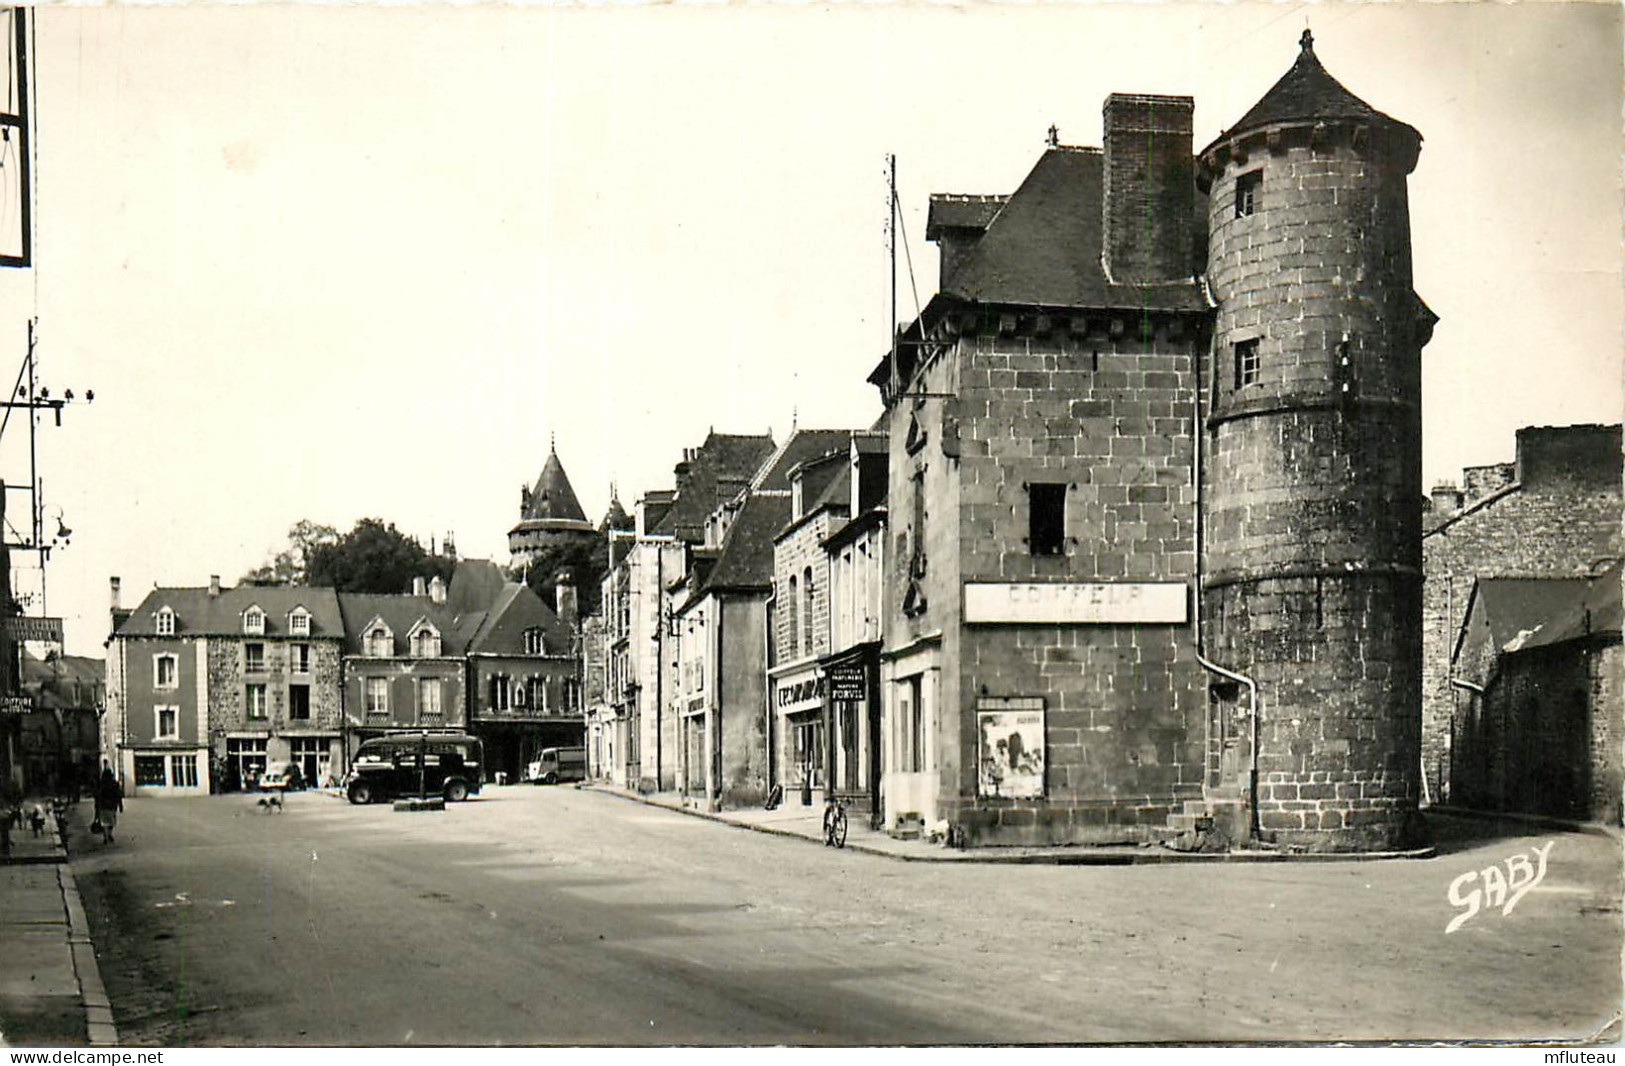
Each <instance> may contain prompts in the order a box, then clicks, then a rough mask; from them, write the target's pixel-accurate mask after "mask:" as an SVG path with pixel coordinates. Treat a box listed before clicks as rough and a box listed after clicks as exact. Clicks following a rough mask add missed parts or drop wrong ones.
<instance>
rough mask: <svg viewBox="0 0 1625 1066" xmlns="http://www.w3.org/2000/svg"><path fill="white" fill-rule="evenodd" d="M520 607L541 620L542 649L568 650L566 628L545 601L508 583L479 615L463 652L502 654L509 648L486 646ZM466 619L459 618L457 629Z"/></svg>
mask: <svg viewBox="0 0 1625 1066" xmlns="http://www.w3.org/2000/svg"><path fill="white" fill-rule="evenodd" d="M521 606H522V607H524V608H527V609H529V610H530V611H531V612H533V613H535V614H537V615H538V616H539V617H540V619H541V626H542V646H543V647H544V648H548V649H560V648H569V647H570V642H571V636H572V634H571V633H570V629H569V627H568V626H566V625H565V624H564V623H563V622H562V621H560V620H559V616H558V614H557V613H555V612H554V610H553V608H551V607H549V606H548V605H547V601H546V600H544V599H542V597H540V596H538V595H537V594H536V592H535V590H534V589H532V588H531V587H530V586H529V585H523V584H520V583H519V582H517V581H510V582H508V583H507V584H505V585H503V587H502V591H501V592H500V593H499V594H498V595H497V597H496V599H495V600H494V601H493V602H492V604H491V607H490V610H487V611H481V612H479V619H480V624H479V625H478V626H477V627H476V628H475V629H474V630H473V635H472V636H470V637H467V638H466V642H467V650H468V651H470V652H482V651H493V650H495V651H506V650H509V649H502V648H496V649H493V648H492V647H491V646H490V645H491V642H492V639H493V635H494V634H495V633H496V631H497V629H498V628H499V627H500V626H501V625H502V623H503V621H504V619H506V618H507V616H508V615H509V614H511V613H512V612H513V611H514V610H515V609H516V608H518V607H521ZM465 621H466V620H464V619H461V618H459V619H458V623H459V626H460V627H461V626H463V625H464V623H465Z"/></svg>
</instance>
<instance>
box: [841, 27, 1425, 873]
mask: <svg viewBox="0 0 1625 1066" xmlns="http://www.w3.org/2000/svg"><path fill="white" fill-rule="evenodd" d="M1194 106H1195V105H1194V101H1192V100H1191V99H1190V98H1187V97H1168V96H1145V95H1127V94H1113V95H1112V96H1110V97H1108V99H1107V100H1106V103H1105V108H1104V126H1105V130H1104V140H1103V147H1102V148H1098V149H1097V148H1081V147H1072V146H1067V145H1062V144H1060V143H1058V138H1056V137H1054V136H1053V135H1052V138H1051V143H1050V145H1049V147H1048V148H1047V150H1046V151H1045V152H1044V153H1043V154H1042V155H1041V156H1040V157H1039V159H1038V161H1037V162H1036V164H1035V165H1034V167H1033V169H1032V170H1031V172H1030V173H1029V174H1028V176H1027V177H1026V179H1025V180H1024V181H1023V182H1022V184H1021V185H1020V187H1019V188H1018V189H1017V190H1016V191H1015V192H1014V193H1012V194H1010V195H1008V196H1005V195H997V196H957V195H956V196H939V197H933V199H932V203H931V214H930V219H929V232H928V236H929V237H931V239H933V240H935V241H936V242H937V243H938V245H939V247H940V249H941V253H942V268H941V282H940V288H939V291H938V293H937V294H936V295H935V296H934V297H933V298H932V299H931V301H930V303H929V304H928V306H927V307H926V308H925V310H924V311H923V312H922V313H921V314H920V316H919V317H918V318H917V319H916V320H915V321H914V322H912V323H911V324H909V326H908V327H907V328H906V329H905V330H904V331H903V333H902V335H901V337H900V342H899V344H898V346H897V349H896V353H895V355H889V356H888V357H887V358H885V359H883V360H882V361H881V363H880V365H879V366H877V367H876V368H875V371H874V372H873V374H872V375H871V377H870V380H871V382H873V383H874V384H875V385H876V386H877V387H878V388H879V390H880V393H881V396H882V400H883V402H884V403H885V405H886V408H887V419H886V425H887V426H888V432H889V445H888V456H887V460H888V461H887V468H888V471H889V474H888V492H887V502H888V512H889V518H888V523H887V538H888V539H887V545H886V548H887V550H886V553H885V568H886V573H885V588H886V598H885V608H884V619H883V625H882V627H881V628H882V631H883V633H884V638H883V642H882V648H881V650H880V654H879V657H880V685H881V688H882V690H883V693H884V699H883V706H882V718H883V721H882V728H881V730H880V734H881V736H880V741H881V749H882V750H881V756H882V758H881V764H882V772H883V775H884V785H883V789H882V793H883V795H882V805H883V820H884V823H885V824H886V825H887V826H889V827H891V828H893V829H894V830H896V831H907V830H908V829H909V828H910V827H914V826H918V827H921V828H922V829H923V830H924V831H925V832H928V833H941V834H943V835H944V836H946V837H948V838H949V839H957V840H959V841H962V842H964V843H967V844H978V843H985V844H1027V843H1055V842H1074V841H1078V842H1105V841H1116V840H1145V839H1152V838H1157V837H1163V836H1167V835H1168V834H1169V833H1171V832H1175V831H1179V830H1190V831H1192V832H1190V833H1188V834H1187V838H1188V839H1193V840H1194V841H1195V842H1197V843H1200V842H1202V841H1203V840H1206V839H1212V838H1214V837H1224V838H1228V839H1231V840H1240V839H1244V838H1248V837H1256V838H1259V839H1262V840H1264V841H1268V842H1273V843H1275V844H1277V845H1279V846H1283V847H1299V848H1306V849H1310V850H1389V849H1396V848H1403V847H1406V846H1409V845H1411V844H1412V843H1414V842H1415V841H1416V840H1417V839H1418V833H1419V825H1418V824H1417V807H1418V791H1419V784H1420V780H1419V772H1418V771H1419V755H1420V751H1419V744H1420V731H1421V715H1420V704H1421V654H1420V651H1421V642H1420V630H1421V581H1422V574H1421V527H1420V512H1419V509H1418V508H1416V507H1406V506H1394V501H1413V500H1419V499H1420V498H1421V484H1420V482H1421V385H1420V353H1421V348H1422V346H1423V345H1424V344H1425V343H1426V342H1427V340H1428V338H1429V336H1430V334H1431V330H1432V327H1433V324H1434V321H1435V319H1434V316H1433V315H1432V314H1431V312H1430V311H1429V310H1428V309H1427V307H1426V305H1425V304H1423V303H1422V301H1421V300H1420V299H1419V298H1418V297H1417V295H1416V294H1415V292H1414V291H1413V290H1412V284H1411V264H1410V231H1409V216H1408V208H1407V198H1406V181H1407V176H1408V175H1409V174H1410V172H1411V171H1412V169H1413V167H1414V166H1415V164H1416V162H1417V158H1418V150H1419V147H1420V141H1421V137H1420V134H1418V133H1417V131H1416V130H1414V129H1412V128H1411V127H1410V126H1408V125H1406V124H1404V123H1403V122H1399V121H1397V120H1395V119H1393V118H1390V117H1388V116H1387V115H1385V114H1383V113H1382V112H1380V111H1378V110H1376V109H1375V108H1373V107H1371V106H1370V105H1368V104H1366V103H1365V102H1363V101H1362V100H1360V99H1359V98H1357V97H1356V96H1354V95H1353V94H1352V93H1350V92H1349V91H1348V90H1347V89H1345V88H1344V87H1343V86H1342V85H1341V84H1339V83H1338V82H1337V81H1336V80H1335V79H1334V78H1332V76H1331V75H1330V74H1328V73H1327V71H1326V70H1325V68H1324V67H1323V66H1322V65H1321V63H1320V61H1319V60H1318V58H1317V57H1316V55H1315V52H1314V48H1313V40H1312V38H1311V37H1310V36H1309V34H1308V33H1307V32H1306V33H1305V34H1304V37H1303V40H1302V42H1301V48H1300V54H1299V55H1298V57H1297V60H1296V62H1295V63H1294V64H1293V65H1292V67H1291V69H1290V70H1288V71H1287V73H1286V74H1285V75H1284V76H1283V77H1282V78H1281V79H1280V80H1279V81H1278V82H1277V83H1276V84H1275V85H1274V86H1273V87H1272V88H1270V89H1269V91H1268V92H1266V93H1265V94H1264V96H1263V97H1262V98H1261V99H1260V100H1259V102H1258V103H1257V104H1256V105H1255V106H1254V107H1253V108H1252V109H1251V110H1249V111H1248V112H1247V113H1246V114H1244V115H1243V116H1241V118H1240V119H1239V120H1238V121H1237V122H1236V123H1235V124H1234V125H1232V126H1231V127H1229V128H1228V129H1226V130H1225V131H1224V132H1223V133H1222V134H1221V135H1220V136H1219V137H1218V138H1217V139H1216V140H1214V141H1213V143H1211V144H1209V145H1208V146H1207V147H1206V148H1204V149H1202V150H1201V151H1200V152H1197V151H1194V145H1193V112H1194Z"/></svg>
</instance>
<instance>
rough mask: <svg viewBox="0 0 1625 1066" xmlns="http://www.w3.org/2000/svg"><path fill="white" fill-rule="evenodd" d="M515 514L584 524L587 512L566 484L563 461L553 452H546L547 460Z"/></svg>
mask: <svg viewBox="0 0 1625 1066" xmlns="http://www.w3.org/2000/svg"><path fill="white" fill-rule="evenodd" d="M519 517H520V519H521V520H522V521H555V522H581V523H586V521H587V513H586V512H585V511H583V510H582V509H581V502H580V501H579V500H577V499H576V493H575V489H573V488H571V487H570V478H569V476H568V475H566V474H565V472H564V464H563V463H561V462H559V453H558V452H557V451H549V452H548V453H547V461H546V462H545V463H543V464H542V472H541V474H540V475H539V476H538V477H537V478H536V485H535V487H534V488H532V489H531V490H530V498H529V500H528V501H527V503H526V506H525V508H524V510H523V512H522V513H521V514H520V516H519Z"/></svg>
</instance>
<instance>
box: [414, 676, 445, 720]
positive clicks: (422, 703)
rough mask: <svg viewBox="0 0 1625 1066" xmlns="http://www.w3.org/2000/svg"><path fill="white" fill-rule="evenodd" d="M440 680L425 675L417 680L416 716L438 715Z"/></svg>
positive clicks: (431, 716) (436, 716) (434, 716)
mask: <svg viewBox="0 0 1625 1066" xmlns="http://www.w3.org/2000/svg"><path fill="white" fill-rule="evenodd" d="M440 695H441V680H440V678H438V677H426V678H424V679H423V680H421V681H419V682H418V717H419V718H439V717H440Z"/></svg>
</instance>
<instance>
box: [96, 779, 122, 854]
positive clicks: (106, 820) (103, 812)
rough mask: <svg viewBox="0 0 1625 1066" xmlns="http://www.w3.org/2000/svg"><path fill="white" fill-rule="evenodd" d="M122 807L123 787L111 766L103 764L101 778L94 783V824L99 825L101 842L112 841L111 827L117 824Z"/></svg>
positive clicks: (109, 842) (108, 842)
mask: <svg viewBox="0 0 1625 1066" xmlns="http://www.w3.org/2000/svg"><path fill="white" fill-rule="evenodd" d="M123 809H124V789H123V788H122V787H120V785H119V783H118V778H116V777H114V776H113V768H112V767H111V766H103V767H102V777H101V780H100V781H98V782H97V783H96V824H97V825H100V826H101V830H102V841H103V843H107V844H111V843H112V842H113V827H114V826H116V825H118V815H119V812H120V811H122V810H123ZM93 828H94V827H93Z"/></svg>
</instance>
